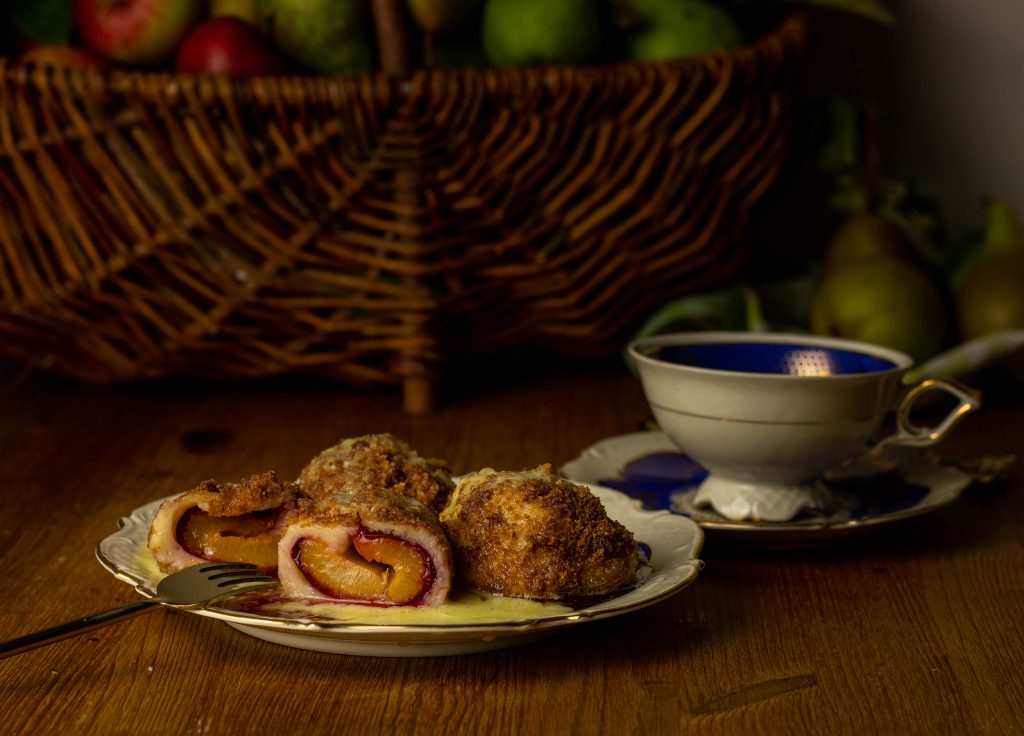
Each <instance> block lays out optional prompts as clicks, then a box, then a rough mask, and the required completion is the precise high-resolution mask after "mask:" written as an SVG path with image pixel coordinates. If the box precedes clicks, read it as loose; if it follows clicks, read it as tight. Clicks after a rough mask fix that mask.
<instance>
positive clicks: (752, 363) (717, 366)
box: [650, 342, 897, 376]
mask: <svg viewBox="0 0 1024 736" xmlns="http://www.w3.org/2000/svg"><path fill="white" fill-rule="evenodd" d="M650 355H651V357H652V358H657V359H658V360H663V361H665V362H667V363H674V364H677V365H687V366H693V367H695V368H710V369H713V370H719V371H737V372H743V373H768V374H774V375H782V376H847V375H856V374H861V373H878V372H882V371H890V370H892V369H894V368H896V367H897V365H896V364H895V363H893V362H892V361H891V360H886V359H885V358H879V357H877V356H874V355H868V354H867V353H858V352H856V351H853V350H843V349H841V348H829V347H821V346H817V345H799V344H795V343H759V342H729V343H705V344H695V345H665V346H662V347H660V348H658V349H657V350H655V351H653V352H652V353H650Z"/></svg>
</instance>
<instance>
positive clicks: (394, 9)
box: [370, 0, 410, 77]
mask: <svg viewBox="0 0 1024 736" xmlns="http://www.w3.org/2000/svg"><path fill="white" fill-rule="evenodd" d="M400 3H401V0H370V10H371V12H372V13H373V25H374V28H375V30H376V32H377V52H378V54H379V56H380V66H381V69H382V70H383V71H384V72H385V73H386V74H390V75H392V76H397V77H404V76H407V75H408V74H409V46H410V44H409V41H410V39H409V26H408V24H407V23H406V19H405V14H404V13H403V12H402V7H401V4H400Z"/></svg>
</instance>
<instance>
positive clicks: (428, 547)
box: [278, 481, 452, 606]
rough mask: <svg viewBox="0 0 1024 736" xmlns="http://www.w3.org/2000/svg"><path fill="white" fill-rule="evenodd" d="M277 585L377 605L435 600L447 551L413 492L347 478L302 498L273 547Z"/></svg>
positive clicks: (302, 594)
mask: <svg viewBox="0 0 1024 736" xmlns="http://www.w3.org/2000/svg"><path fill="white" fill-rule="evenodd" d="M278 576H279V578H280V580H281V589H282V591H283V592H284V593H285V594H286V595H288V596H290V597H295V598H317V599H327V600H334V601H340V602H345V603H361V604H369V605H378V606H416V605H426V606H437V605H440V604H441V603H444V601H445V600H446V599H447V597H448V590H449V588H450V587H451V581H452V554H451V548H450V546H449V544H448V540H447V538H446V537H445V535H444V531H443V530H442V529H441V524H440V522H439V521H438V519H437V514H435V513H434V512H433V511H432V510H431V509H430V508H428V507H427V506H425V505H424V504H422V503H420V502H419V501H417V500H416V499H415V498H412V497H410V496H405V495H403V494H401V493H398V492H395V491H391V490H388V489H383V488H379V487H376V486H370V485H366V484H362V483H357V482H354V481H353V482H349V483H347V484H346V485H344V486H342V487H341V488H339V489H337V490H336V491H335V492H334V493H332V494H330V495H325V496H321V497H318V498H317V499H315V500H312V499H310V500H303V501H300V503H299V508H298V510H297V512H296V513H295V515H294V517H293V518H292V519H291V520H290V522H289V525H288V529H287V531H286V532H285V534H284V536H283V537H282V538H281V541H280V543H279V545H278Z"/></svg>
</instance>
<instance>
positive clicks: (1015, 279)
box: [954, 200, 1024, 340]
mask: <svg viewBox="0 0 1024 736" xmlns="http://www.w3.org/2000/svg"><path fill="white" fill-rule="evenodd" d="M985 211H986V215H985V230H984V237H983V240H982V243H981V245H980V247H979V248H978V249H977V251H976V252H975V253H974V254H972V256H971V258H970V259H969V261H968V262H967V263H966V264H965V268H964V271H963V274H962V276H961V278H960V279H959V283H958V284H957V288H956V291H955V294H954V296H955V301H956V311H957V323H958V325H959V330H960V336H961V337H963V338H964V339H967V340H969V339H972V338H975V337H981V336H982V335H987V334H989V333H991V332H996V331H999V330H1012V329H1024V228H1022V227H1021V224H1020V222H1019V221H1018V219H1017V216H1016V213H1015V212H1014V211H1013V208H1012V207H1011V206H1010V205H1009V204H1007V203H1006V202H1002V201H998V200H993V201H991V202H989V203H988V204H987V205H986V208H985Z"/></svg>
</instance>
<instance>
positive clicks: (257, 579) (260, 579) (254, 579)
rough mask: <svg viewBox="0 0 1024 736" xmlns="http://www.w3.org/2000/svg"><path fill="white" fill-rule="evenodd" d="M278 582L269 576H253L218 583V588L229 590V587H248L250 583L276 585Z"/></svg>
mask: <svg viewBox="0 0 1024 736" xmlns="http://www.w3.org/2000/svg"><path fill="white" fill-rule="evenodd" d="M276 582H277V581H276V580H274V578H272V577H270V576H269V575H251V576H249V577H244V578H234V579H231V580H221V581H220V582H219V583H217V587H218V588H228V587H234V586H240V585H248V584H250V583H258V584H264V583H276Z"/></svg>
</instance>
